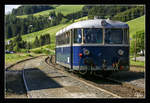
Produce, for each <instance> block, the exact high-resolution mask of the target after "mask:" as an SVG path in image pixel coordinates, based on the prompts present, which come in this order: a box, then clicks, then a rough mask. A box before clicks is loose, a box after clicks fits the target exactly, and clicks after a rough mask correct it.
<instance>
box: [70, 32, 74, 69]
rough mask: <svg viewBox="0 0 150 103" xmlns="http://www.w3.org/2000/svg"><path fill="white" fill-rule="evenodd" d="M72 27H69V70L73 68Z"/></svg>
mask: <svg viewBox="0 0 150 103" xmlns="http://www.w3.org/2000/svg"><path fill="white" fill-rule="evenodd" d="M73 32H74V31H73V29H71V31H70V49H71V52H70V66H71V70H73Z"/></svg>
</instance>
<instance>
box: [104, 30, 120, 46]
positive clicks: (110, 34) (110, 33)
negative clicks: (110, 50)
mask: <svg viewBox="0 0 150 103" xmlns="http://www.w3.org/2000/svg"><path fill="white" fill-rule="evenodd" d="M105 43H106V44H122V43H123V29H105Z"/></svg>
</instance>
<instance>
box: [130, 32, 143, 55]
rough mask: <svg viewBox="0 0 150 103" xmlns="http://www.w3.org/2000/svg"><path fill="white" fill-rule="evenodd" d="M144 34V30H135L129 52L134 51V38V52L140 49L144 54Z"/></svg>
mask: <svg viewBox="0 0 150 103" xmlns="http://www.w3.org/2000/svg"><path fill="white" fill-rule="evenodd" d="M144 36H145V32H144V30H142V31H138V32H136V34H135V35H133V40H132V42H131V48H130V52H131V54H133V53H134V52H135V40H136V52H140V51H142V52H143V55H144V49H145V44H144V43H145V42H144Z"/></svg>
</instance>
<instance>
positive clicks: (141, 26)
mask: <svg viewBox="0 0 150 103" xmlns="http://www.w3.org/2000/svg"><path fill="white" fill-rule="evenodd" d="M85 19H87V16H86V17H82V18H80V19H77V20H75V22H77V21H80V20H85ZM69 24H71V22H68V23H66V24H59V25H57V26H53V27H50V28H47V29H43V30H41V31H38V32H33V33H30V34H27V35H23V36H22V38H23V40H25V41H30V42H33V41H34V39H35V37H36V36H38V37H39V36H40V35H42V34H46V33H49V34H50V36H51V44H52V45H53V46H54V45H55V34H56V32H57V31H59V30H60V29H62V28H64V27H66V26H68V25H69ZM127 24H129V27H130V37H132V35H133V34H135V33H136V32H137V31H140V30H145V16H141V17H139V18H136V19H133V20H130V21H128V22H127ZM11 39H13V38H11ZM11 39H8V40H11ZM47 47H49V46H46V48H47ZM40 48H41V47H40ZM44 48H45V47H44ZM52 49H54V48H52Z"/></svg>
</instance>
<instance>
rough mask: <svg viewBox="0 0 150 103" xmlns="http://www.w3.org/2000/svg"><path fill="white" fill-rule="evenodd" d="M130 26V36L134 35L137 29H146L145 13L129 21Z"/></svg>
mask: <svg viewBox="0 0 150 103" xmlns="http://www.w3.org/2000/svg"><path fill="white" fill-rule="evenodd" d="M127 24H128V25H129V28H130V37H132V36H133V35H134V34H135V33H136V32H137V31H140V30H144V31H145V15H144V16H141V17H138V18H136V19H133V20H130V21H128V22H127Z"/></svg>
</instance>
